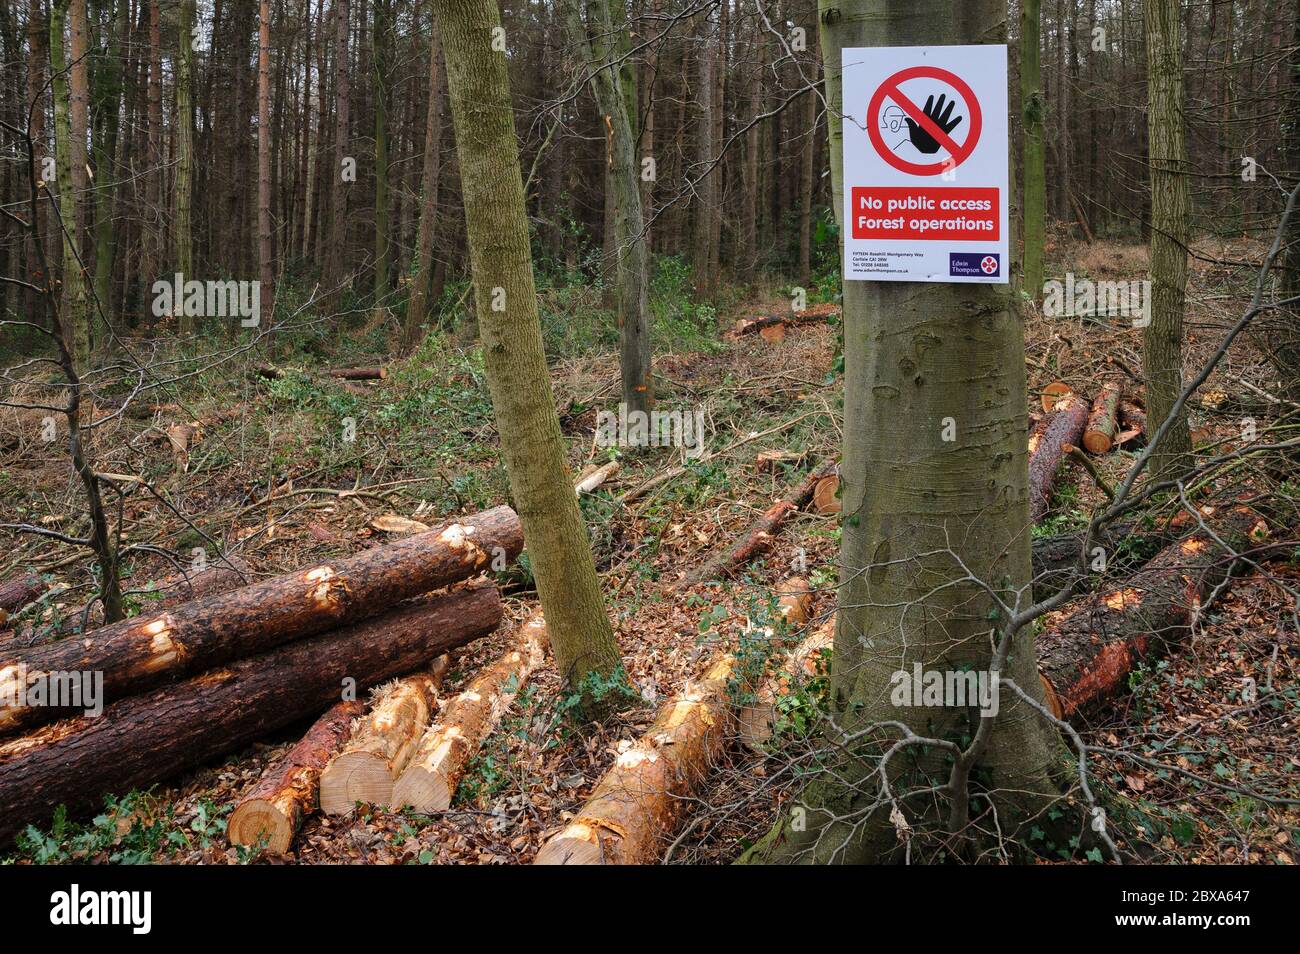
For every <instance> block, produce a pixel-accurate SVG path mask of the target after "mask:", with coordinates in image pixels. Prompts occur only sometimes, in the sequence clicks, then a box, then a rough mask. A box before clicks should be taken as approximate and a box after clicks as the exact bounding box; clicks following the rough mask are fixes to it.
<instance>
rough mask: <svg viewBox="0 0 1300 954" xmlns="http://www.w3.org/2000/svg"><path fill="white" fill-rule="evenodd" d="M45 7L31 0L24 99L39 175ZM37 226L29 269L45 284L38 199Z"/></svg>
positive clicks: (32, 309)
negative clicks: (40, 245)
mask: <svg viewBox="0 0 1300 954" xmlns="http://www.w3.org/2000/svg"><path fill="white" fill-rule="evenodd" d="M47 35H48V34H47V27H46V23H45V8H44V5H43V4H42V3H41V0H30V4H29V6H28V8H27V98H26V100H25V101H24V103H23V123H24V125H26V127H27V130H28V132H29V134H30V135H31V139H32V145H33V149H34V152H33V161H34V162H35V163H36V168H35V170H33V172H34V173H35V175H36V177H37V178H38V179H39V178H42V171H41V170H42V169H43V168H44V166H45V161H44V160H45V73H46V63H47V60H46V55H45V47H46V42H45V41H46V37H47ZM35 215H36V221H35V223H34V224H35V229H34V230H32V231H31V232H29V233H28V236H29V237H28V239H27V273H28V275H29V276H32V277H33V279H34V280H33V281H32V284H34V285H37V286H39V287H44V286H45V284H46V283H47V282H49V281H51V280H52V278H53V276H51V275H45V274H40V272H41V266H40V261H41V256H40V253H39V251H38V249H37V248H36V238H35V236H39V235H45V234H47V230H46V224H45V203H44V202H38V203H37V204H36V209H35ZM41 298H42V296H41V295H40V294H39V293H37V292H30V293H29V294H28V299H27V313H28V314H29V315H35V314H36V313H37V312H38V310H39V308H40V305H41Z"/></svg>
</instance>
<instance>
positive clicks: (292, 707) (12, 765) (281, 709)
mask: <svg viewBox="0 0 1300 954" xmlns="http://www.w3.org/2000/svg"><path fill="white" fill-rule="evenodd" d="M500 619H501V600H500V596H499V594H498V593H497V590H496V587H494V586H491V585H481V586H475V587H469V588H466V589H461V590H457V591H454V592H451V593H448V594H445V595H442V596H437V597H433V598H431V599H428V600H420V601H418V602H416V603H414V604H411V605H406V606H402V607H400V608H398V609H394V610H392V611H390V612H388V613H385V614H384V615H383V616H379V617H376V618H374V619H369V620H366V621H365V622H362V623H357V624H354V625H351V626H345V627H342V628H339V629H337V630H334V631H333V632H330V633H326V634H324V635H322V636H317V637H316V638H314V639H309V640H300V641H298V642H295V643H290V644H289V645H287V646H281V647H278V648H276V649H273V650H271V651H270V652H266V653H263V654H261V655H258V656H253V657H250V658H248V659H243V660H241V661H239V662H237V663H234V664H233V665H231V666H228V667H226V668H221V669H214V670H212V671H210V672H206V673H203V674H202V675H200V676H195V677H194V678H192V679H188V680H185V681H184V682H180V683H177V684H174V685H170V686H165V687H163V688H160V689H156V690H154V691H153V692H150V693H146V694H143V695H138V696H133V697H131V698H129V699H123V700H121V701H119V702H117V703H114V704H113V705H110V706H108V707H107V708H106V709H105V710H104V712H103V713H102V714H101V715H99V716H98V717H93V716H83V717H80V718H76V719H69V720H66V721H63V722H59V723H56V724H54V725H49V726H44V727H42V728H40V729H38V730H36V731H35V732H32V733H30V734H29V735H25V736H21V737H19V738H15V739H9V740H7V741H5V742H3V743H0V843H7V841H8V839H9V838H11V837H12V836H13V835H14V833H15V832H17V831H19V830H20V829H21V828H22V827H23V826H25V825H27V824H29V823H34V822H44V821H47V820H48V819H49V817H50V815H51V813H52V812H53V811H54V809H55V807H56V806H58V805H59V804H60V803H62V804H66V805H67V806H68V808H69V810H71V811H74V812H75V811H79V810H81V809H84V808H88V807H97V806H98V804H99V800H100V798H101V796H103V795H104V794H106V793H110V792H127V791H130V790H131V789H133V788H139V787H141V786H147V785H152V784H153V783H155V782H159V781H162V780H164V779H166V778H168V777H170V776H173V775H175V774H177V773H179V772H182V771H184V770H186V769H189V768H192V767H194V766H196V765H201V764H203V763H204V762H207V761H209V760H211V759H214V758H217V757H219V756H222V755H225V754H227V753H229V752H233V751H237V750H239V749H241V748H243V747H244V746H246V745H248V744H249V743H251V742H253V741H255V740H257V739H260V738H263V737H265V736H266V735H268V734H269V733H273V732H276V731H277V730H280V729H283V728H286V727H287V726H290V725H292V724H293V723H295V722H297V721H298V720H300V719H304V718H308V717H310V716H312V715H313V714H315V713H318V712H320V711H322V710H323V709H325V708H326V707H328V706H330V705H332V704H333V703H335V702H337V701H339V698H340V696H341V694H342V692H343V690H344V688H345V687H346V686H350V685H353V684H354V683H353V681H355V686H356V688H357V689H358V690H361V689H365V688H368V687H370V686H374V685H377V684H378V683H381V682H383V681H384V680H386V679H392V678H393V677H395V676H399V675H401V674H402V673H407V672H411V671H412V670H416V669H420V668H421V667H423V666H426V665H428V663H429V661H430V660H431V659H433V658H434V657H436V656H438V655H439V654H441V653H444V652H447V651H448V650H450V649H455V648H456V647H458V646H463V645H465V644H466V643H468V642H471V641H472V640H474V639H477V638H479V637H480V636H484V635H486V634H487V633H490V632H491V631H492V630H493V629H494V628H495V627H496V625H497V623H498V622H499V621H500Z"/></svg>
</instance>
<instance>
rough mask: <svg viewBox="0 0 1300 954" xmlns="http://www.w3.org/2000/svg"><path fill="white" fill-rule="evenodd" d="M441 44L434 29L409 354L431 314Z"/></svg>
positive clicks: (408, 313)
mask: <svg viewBox="0 0 1300 954" xmlns="http://www.w3.org/2000/svg"><path fill="white" fill-rule="evenodd" d="M443 81H444V72H443V69H442V44H441V42H440V41H439V35H438V33H437V30H436V28H435V32H434V35H433V42H432V43H431V44H430V48H429V112H428V117H427V118H426V119H425V125H424V170H423V173H422V174H421V177H420V235H419V239H418V248H417V252H416V268H415V281H414V284H413V285H412V286H411V300H410V302H408V303H407V306H406V326H405V340H404V342H403V344H404V349H405V350H406V351H407V352H408V353H409V352H412V351H414V350H415V349H416V348H417V347H419V344H420V338H421V337H422V335H423V334H424V332H423V331H422V329H423V327H424V323H425V321H426V319H427V318H428V313H429V292H430V285H431V283H432V281H433V268H434V263H433V238H434V235H435V234H436V228H437V224H438V186H439V183H440V180H441V173H442V90H443Z"/></svg>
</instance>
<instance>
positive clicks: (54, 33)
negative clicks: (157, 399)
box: [50, 0, 90, 372]
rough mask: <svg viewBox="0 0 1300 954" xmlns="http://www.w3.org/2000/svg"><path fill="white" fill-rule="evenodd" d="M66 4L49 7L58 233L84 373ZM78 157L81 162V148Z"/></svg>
mask: <svg viewBox="0 0 1300 954" xmlns="http://www.w3.org/2000/svg"><path fill="white" fill-rule="evenodd" d="M68 4H69V0H54V3H52V4H51V5H50V70H51V75H52V79H53V82H52V84H51V85H52V95H53V97H54V140H55V155H56V162H55V166H56V172H57V174H58V184H59V207H58V208H59V231H60V232H61V234H62V243H63V273H62V281H63V305H62V310H63V331H64V335H65V336H66V344H67V346H68V351H69V352H71V354H72V358H73V361H74V362H75V363H76V367H77V370H78V371H79V372H80V371H84V370H85V368H86V365H87V363H88V362H89V360H90V330H89V329H90V323H89V320H88V316H87V314H86V279H85V275H84V273H83V272H82V269H81V262H80V260H79V256H78V253H77V188H76V177H75V175H74V174H73V171H72V170H73V163H74V162H75V161H76V156H77V150H76V147H75V145H74V142H73V140H74V138H75V137H74V136H73V133H72V123H71V120H70V118H69V114H70V112H71V97H70V94H69V91H68V62H67V55H66V53H65V52H64V32H65V30H64V24H65V21H66V20H67V16H68ZM83 129H84V127H83ZM81 155H82V157H83V161H84V157H85V149H84V147H83V148H82V150H81Z"/></svg>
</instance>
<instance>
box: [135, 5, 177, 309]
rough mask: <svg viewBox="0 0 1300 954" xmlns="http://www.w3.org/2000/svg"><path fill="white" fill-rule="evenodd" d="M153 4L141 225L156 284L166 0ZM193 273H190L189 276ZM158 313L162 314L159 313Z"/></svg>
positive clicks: (146, 274) (146, 266)
mask: <svg viewBox="0 0 1300 954" xmlns="http://www.w3.org/2000/svg"><path fill="white" fill-rule="evenodd" d="M145 2H147V3H148V4H149V151H148V158H147V163H148V169H147V171H146V173H145V177H146V184H145V213H144V214H145V222H144V223H143V225H142V226H141V232H142V239H143V241H142V243H141V244H142V245H143V258H144V262H143V263H142V264H141V267H140V274H141V276H142V278H143V279H144V281H145V282H147V283H148V284H149V285H152V284H153V283H154V282H155V281H157V280H158V279H160V278H162V273H163V248H164V239H163V236H164V234H165V232H166V229H165V228H164V227H163V222H164V220H165V219H166V216H165V215H164V214H163V209H162V196H163V176H164V175H165V174H166V169H165V168H164V164H163V108H162V25H161V18H162V14H161V12H160V9H159V8H160V5H161V2H162V0H145ZM188 278H189V276H186V279H187V280H188ZM155 317H162V316H161V315H156V316H155Z"/></svg>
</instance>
